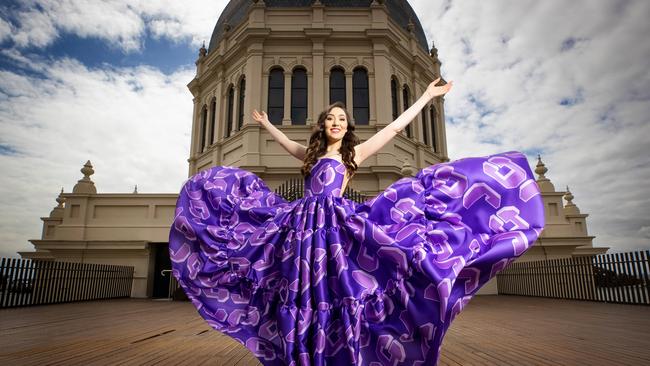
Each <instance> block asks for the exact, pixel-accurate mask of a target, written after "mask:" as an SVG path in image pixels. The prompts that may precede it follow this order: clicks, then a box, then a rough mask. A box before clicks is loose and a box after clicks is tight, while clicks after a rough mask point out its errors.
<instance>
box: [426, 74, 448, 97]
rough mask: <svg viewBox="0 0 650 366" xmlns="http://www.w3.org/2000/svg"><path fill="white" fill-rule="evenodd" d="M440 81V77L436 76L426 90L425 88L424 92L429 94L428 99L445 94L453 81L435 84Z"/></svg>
mask: <svg viewBox="0 0 650 366" xmlns="http://www.w3.org/2000/svg"><path fill="white" fill-rule="evenodd" d="M439 81H440V78H437V79H436V80H434V81H433V82H431V84H429V86H428V87H427V90H425V93H426V94H427V95H428V96H429V98H430V99H433V98H435V97H437V96H439V95H443V94H446V93H447V92H448V91H449V90H450V89H451V87H452V86H454V82H453V81H449V82H448V83H447V84H445V85H440V86H436V84H437V83H438V82H439Z"/></svg>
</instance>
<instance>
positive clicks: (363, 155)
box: [354, 78, 453, 164]
mask: <svg viewBox="0 0 650 366" xmlns="http://www.w3.org/2000/svg"><path fill="white" fill-rule="evenodd" d="M438 81H440V78H437V79H436V80H434V81H433V82H432V83H431V84H429V86H428V87H427V89H426V90H425V91H424V93H423V94H422V96H421V97H420V98H419V99H418V100H417V101H415V103H413V104H412V105H411V106H410V107H409V108H408V109H407V110H405V111H404V112H403V113H402V114H401V115H400V116H399V117H397V119H396V120H394V121H393V122H391V123H390V124H388V125H387V126H386V127H384V128H382V129H381V130H379V131H378V132H377V133H376V134H374V135H373V136H372V137H371V138H369V139H368V140H366V141H364V142H363V143H361V144H359V145H357V146H355V147H354V148H355V161H356V163H357V164H361V163H362V162H363V161H364V160H366V159H367V158H368V157H370V156H372V155H373V154H375V153H376V152H377V151H379V149H381V148H382V147H384V145H386V144H387V143H388V141H390V140H391V139H392V138H393V137H395V135H397V134H398V133H400V132H402V130H403V129H404V128H405V127H406V126H408V124H409V123H411V121H413V119H414V118H415V117H416V116H417V115H418V113H420V111H421V110H422V108H424V106H425V105H426V104H427V103H428V102H429V101H430V100H431V99H433V98H435V97H437V96H439V95H443V94H445V93H447V92H448V91H449V89H451V87H452V86H453V82H452V81H450V82H448V83H447V84H445V85H442V86H436V84H437V83H438Z"/></svg>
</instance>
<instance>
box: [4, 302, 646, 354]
mask: <svg viewBox="0 0 650 366" xmlns="http://www.w3.org/2000/svg"><path fill="white" fill-rule="evenodd" d="M154 364H156V365H158V364H160V365H224V366H225V365H228V366H235V365H250V366H253V365H260V363H259V362H258V361H257V359H256V358H255V357H253V356H252V354H251V353H250V352H248V350H247V349H246V348H244V347H243V346H242V345H240V344H239V343H237V342H236V341H234V340H233V339H231V338H230V337H228V336H225V335H223V334H221V333H219V332H217V331H215V330H212V328H210V327H209V326H208V325H207V324H206V323H205V321H204V320H203V319H202V318H201V317H200V316H199V315H198V313H197V312H196V310H195V309H194V307H193V305H192V304H191V303H189V302H169V301H156V300H148V299H119V300H107V301H91V302H80V303H70V304H56V305H41V306H35V307H27V308H16V309H3V310H0V365H154ZM649 364H650V307H647V306H639V305H620V304H607V303H597V302H588V301H572V300H556V299H547V298H535V297H520V296H505V295H500V296H476V297H474V298H473V299H472V300H471V301H470V303H469V304H468V305H467V307H466V308H465V310H463V312H462V313H461V314H460V315H458V316H457V317H456V319H455V320H454V323H453V325H452V326H451V328H450V329H449V331H448V332H447V334H446V336H445V340H444V343H443V347H442V353H441V356H440V362H439V365H649Z"/></svg>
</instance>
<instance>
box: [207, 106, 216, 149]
mask: <svg viewBox="0 0 650 366" xmlns="http://www.w3.org/2000/svg"><path fill="white" fill-rule="evenodd" d="M216 127H217V98H212V101H211V102H210V132H209V133H210V138H209V140H210V145H212V144H213V143H214V130H215V128H216Z"/></svg>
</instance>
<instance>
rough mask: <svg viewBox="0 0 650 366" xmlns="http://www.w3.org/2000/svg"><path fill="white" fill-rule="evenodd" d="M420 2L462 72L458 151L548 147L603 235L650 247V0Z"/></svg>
mask: <svg viewBox="0 0 650 366" xmlns="http://www.w3.org/2000/svg"><path fill="white" fill-rule="evenodd" d="M411 4H412V6H413V7H414V9H415V11H416V13H417V14H420V15H421V14H426V15H427V16H426V18H425V17H423V16H422V15H421V16H420V20H421V22H422V25H423V27H424V29H425V32H426V33H427V36H428V38H429V40H434V41H435V45H436V47H437V48H438V54H439V57H440V58H441V61H442V75H443V77H445V78H446V79H447V80H454V82H455V88H454V90H452V92H451V93H450V94H449V95H448V96H446V98H445V113H446V117H447V121H448V123H447V143H448V146H449V151H448V152H449V155H450V158H451V159H452V160H453V159H456V158H460V157H464V156H472V155H483V154H487V153H495V152H499V151H506V150H512V149H515V150H521V151H529V152H533V151H535V152H538V151H539V152H541V154H542V158H543V161H544V162H545V164H546V165H547V167H548V168H549V171H548V173H547V174H546V176H547V177H549V178H550V179H551V181H552V182H553V183H554V184H555V186H556V189H557V190H558V191H561V190H563V188H564V186H566V185H569V186H570V187H571V191H572V193H573V194H574V196H575V199H574V200H573V202H574V203H576V204H577V205H578V206H579V207H580V209H581V211H582V212H584V213H588V214H589V217H588V218H587V224H588V229H589V233H590V235H595V236H596V238H595V240H594V245H595V246H611V247H612V249H613V250H616V251H619V250H632V249H638V248H650V241H649V240H648V236H647V235H645V234H643V233H645V231H644V230H643V229H642V228H644V227H645V228H647V227H648V226H649V225H650V205H649V203H650V200H649V199H648V197H650V188H649V186H648V184H647V182H648V181H650V154H648V151H650V103H648V102H649V101H650V74H648V72H647V60H648V59H650V44H649V43H648V42H646V41H645V38H646V37H647V34H650V25H649V24H650V23H648V22H647V21H646V20H645V19H644V17H645V14H648V13H650V4H649V3H648V2H644V1H619V2H590V1H576V2H571V3H570V4H567V3H562V2H560V1H545V2H536V1H526V2H518V3H517V6H513V5H512V3H509V2H504V1H490V2H477V1H454V2H451V1H450V2H447V3H441V2H430V1H411ZM575 19H582V21H578V22H577V21H575ZM620 19H625V20H626V21H625V22H621V21H620ZM450 121H453V122H451V123H450ZM530 158H531V159H530V162H531V165H533V167H534V165H535V163H536V159H534V156H533V155H532V154H531V156H530Z"/></svg>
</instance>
